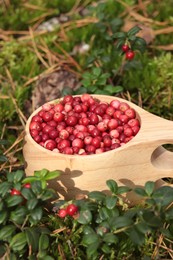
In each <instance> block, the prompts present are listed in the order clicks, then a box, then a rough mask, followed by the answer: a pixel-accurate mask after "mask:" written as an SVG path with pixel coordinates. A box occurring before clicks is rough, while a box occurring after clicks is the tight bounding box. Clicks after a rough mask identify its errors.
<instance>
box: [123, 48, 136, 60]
mask: <svg viewBox="0 0 173 260" xmlns="http://www.w3.org/2000/svg"><path fill="white" fill-rule="evenodd" d="M125 55H126V59H127V60H133V59H134V57H135V52H134V51H132V50H129V51H127V52H126V53H125Z"/></svg>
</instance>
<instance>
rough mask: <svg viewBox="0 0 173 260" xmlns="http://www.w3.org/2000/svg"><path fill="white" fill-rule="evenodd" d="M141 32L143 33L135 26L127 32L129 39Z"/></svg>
mask: <svg viewBox="0 0 173 260" xmlns="http://www.w3.org/2000/svg"><path fill="white" fill-rule="evenodd" d="M139 31H141V28H140V27H138V26H134V27H132V28H131V29H130V30H129V31H128V32H127V35H128V37H130V36H132V35H135V34H137V33H138V32H139Z"/></svg>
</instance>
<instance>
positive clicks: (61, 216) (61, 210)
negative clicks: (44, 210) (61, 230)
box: [57, 209, 67, 218]
mask: <svg viewBox="0 0 173 260" xmlns="http://www.w3.org/2000/svg"><path fill="white" fill-rule="evenodd" d="M57 215H58V216H59V217H60V218H65V217H66V216H67V210H66V209H60V210H59V211H58V214H57Z"/></svg>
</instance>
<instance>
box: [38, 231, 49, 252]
mask: <svg viewBox="0 0 173 260" xmlns="http://www.w3.org/2000/svg"><path fill="white" fill-rule="evenodd" d="M48 247H49V237H48V236H47V235H46V234H41V236H40V238H39V251H42V250H46V249H47V248H48Z"/></svg>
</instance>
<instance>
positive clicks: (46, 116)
mask: <svg viewBox="0 0 173 260" xmlns="http://www.w3.org/2000/svg"><path fill="white" fill-rule="evenodd" d="M42 118H43V120H44V121H45V122H48V121H51V120H52V118H53V114H52V113H50V111H46V112H45V113H44V114H43V116H42Z"/></svg>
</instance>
